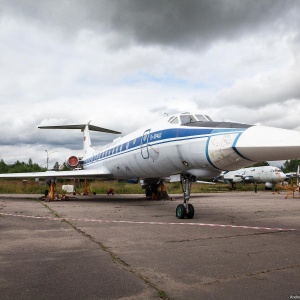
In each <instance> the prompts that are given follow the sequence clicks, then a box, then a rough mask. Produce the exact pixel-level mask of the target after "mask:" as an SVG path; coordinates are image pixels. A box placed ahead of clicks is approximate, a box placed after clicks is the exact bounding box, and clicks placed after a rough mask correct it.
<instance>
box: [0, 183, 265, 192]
mask: <svg viewBox="0 0 300 300" xmlns="http://www.w3.org/2000/svg"><path fill="white" fill-rule="evenodd" d="M63 184H74V181H71V180H64V181H59V182H57V187H56V188H57V191H58V193H62V189H61V186H62V185H63ZM75 186H76V190H77V191H78V192H79V193H82V192H83V190H84V185H83V182H82V181H81V182H80V183H79V184H78V183H76V185H75ZM110 188H112V189H113V190H114V193H115V194H144V193H145V190H143V189H142V188H141V186H140V184H130V183H126V182H117V181H100V180H94V181H90V190H91V191H92V192H95V193H96V194H106V192H107V191H108V190H109V189H110ZM47 189H48V186H47V185H46V184H45V183H44V181H38V182H37V181H34V180H27V181H23V180H0V194H44V192H45V190H47ZM166 189H167V192H168V193H169V194H182V190H181V185H180V183H179V182H174V183H166ZM229 190H230V185H228V184H222V183H218V184H214V185H208V184H199V183H194V184H193V185H192V191H191V192H192V193H215V192H226V191H229ZM236 190H237V191H254V187H253V185H252V184H247V185H245V186H243V185H242V184H237V189H236ZM258 190H259V191H262V190H264V184H259V185H258Z"/></svg>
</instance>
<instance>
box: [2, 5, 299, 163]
mask: <svg viewBox="0 0 300 300" xmlns="http://www.w3.org/2000/svg"><path fill="white" fill-rule="evenodd" d="M299 30H300V1H298V0H286V1H285V0H260V1H252V0H243V1H242V0H185V1H182V0H151V1H149V0H118V1H117V0H107V1H105V0H51V1H45V0H44V1H35V0H0V109H1V117H0V137H1V138H0V159H3V160H4V161H5V162H6V163H14V162H16V161H17V160H19V161H24V162H28V160H29V159H30V158H31V159H32V160H33V162H34V163H38V164H40V165H41V166H46V159H47V155H48V158H49V167H51V166H53V165H54V163H55V162H56V161H58V162H59V163H63V162H64V161H65V160H67V158H68V157H69V156H70V155H79V156H80V155H81V154H82V133H81V132H80V131H67V132H66V131H63V130H62V131H57V130H40V129H38V126H43V125H61V124H84V123H87V122H89V121H91V124H93V125H96V126H100V127H104V128H109V129H113V130H117V131H121V132H122V133H123V135H124V134H127V133H129V132H131V131H133V130H136V129H138V128H139V127H142V126H144V125H146V124H148V123H150V122H154V121H158V120H160V119H161V118H165V117H166V114H168V115H172V114H174V113H179V112H186V111H195V112H200V113H205V114H207V115H209V116H210V117H211V118H212V119H213V120H215V121H233V122H241V123H247V124H256V125H266V126H273V127H280V128H286V129H293V130H297V131H300V35H299ZM91 138H92V144H93V146H94V147H95V148H97V146H100V145H103V144H105V143H107V142H109V141H111V140H112V139H114V138H116V136H114V135H111V134H104V133H93V134H92V135H91ZM45 150H47V151H45Z"/></svg>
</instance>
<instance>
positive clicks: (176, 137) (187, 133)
mask: <svg viewBox="0 0 300 300" xmlns="http://www.w3.org/2000/svg"><path fill="white" fill-rule="evenodd" d="M244 130H245V129H244V128H217V129H216V128H168V129H163V130H158V131H155V132H150V136H149V139H148V143H143V142H142V136H139V137H137V138H135V139H132V140H130V141H128V142H126V143H123V144H119V145H111V147H109V148H107V149H105V150H102V151H101V152H98V153H97V154H95V155H93V156H91V157H89V158H87V159H85V160H84V161H83V164H84V166H87V165H90V164H92V163H94V162H99V161H103V160H107V159H108V158H111V157H116V156H120V155H123V154H125V153H128V152H132V151H135V150H140V149H141V146H142V145H144V146H145V147H146V146H147V145H149V144H151V145H159V144H165V143H170V142H174V141H185V140H191V139H196V138H205V137H208V138H210V136H212V135H219V134H224V133H232V132H236V131H244ZM207 145H208V144H207ZM206 147H207V146H206ZM207 151H208V149H206V152H207ZM206 156H207V158H208V155H207V154H206ZM208 161H209V162H210V163H211V161H210V160H209V158H208ZM211 165H213V164H212V163H211Z"/></svg>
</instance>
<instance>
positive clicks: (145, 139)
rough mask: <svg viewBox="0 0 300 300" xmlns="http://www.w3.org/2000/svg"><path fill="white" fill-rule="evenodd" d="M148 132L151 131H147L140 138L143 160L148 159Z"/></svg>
mask: <svg viewBox="0 0 300 300" xmlns="http://www.w3.org/2000/svg"><path fill="white" fill-rule="evenodd" d="M150 131H151V129H147V130H146V131H145V132H144V134H143V136H142V142H141V154H142V157H143V158H144V159H148V158H149V149H148V147H149V137H150Z"/></svg>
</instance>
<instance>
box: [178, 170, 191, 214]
mask: <svg viewBox="0 0 300 300" xmlns="http://www.w3.org/2000/svg"><path fill="white" fill-rule="evenodd" d="M194 181H196V177H195V176H189V175H181V187H182V191H183V198H184V202H183V204H179V205H178V206H177V207H176V217H177V218H178V219H184V218H187V219H193V217H194V215H195V209H194V206H193V205H192V204H189V200H190V193H191V188H192V183H193V182H194Z"/></svg>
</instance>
